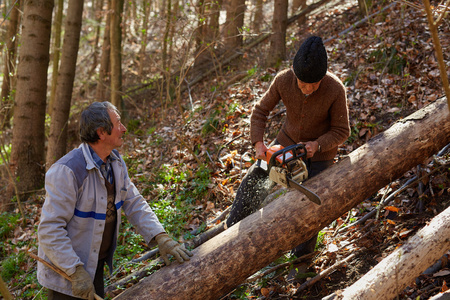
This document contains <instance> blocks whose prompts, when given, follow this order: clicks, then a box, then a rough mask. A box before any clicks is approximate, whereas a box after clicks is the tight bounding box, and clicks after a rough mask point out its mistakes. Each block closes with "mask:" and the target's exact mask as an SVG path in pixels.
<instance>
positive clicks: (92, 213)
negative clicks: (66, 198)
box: [74, 201, 123, 220]
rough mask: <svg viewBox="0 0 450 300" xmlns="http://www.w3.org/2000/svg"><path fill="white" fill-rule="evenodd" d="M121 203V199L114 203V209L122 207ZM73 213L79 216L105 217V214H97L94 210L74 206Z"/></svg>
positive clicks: (102, 218) (99, 218)
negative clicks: (84, 209)
mask: <svg viewBox="0 0 450 300" xmlns="http://www.w3.org/2000/svg"><path fill="white" fill-rule="evenodd" d="M122 205H123V201H120V202H118V203H116V209H120V208H121V207H122ZM74 214H75V216H77V217H80V218H94V219H96V220H105V219H106V214H99V213H96V212H95V211H81V210H79V209H76V208H75V212H74Z"/></svg>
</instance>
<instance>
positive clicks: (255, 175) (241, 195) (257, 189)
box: [226, 160, 333, 257]
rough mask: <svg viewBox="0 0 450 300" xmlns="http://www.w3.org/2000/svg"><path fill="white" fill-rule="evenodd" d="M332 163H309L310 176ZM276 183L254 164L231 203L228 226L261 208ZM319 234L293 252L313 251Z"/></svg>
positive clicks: (296, 253) (300, 253)
mask: <svg viewBox="0 0 450 300" xmlns="http://www.w3.org/2000/svg"><path fill="white" fill-rule="evenodd" d="M332 164H333V160H326V161H317V162H309V163H307V168H308V178H312V177H314V176H316V175H317V174H319V173H320V172H322V171H323V170H325V169H326V168H328V167H329V166H331V165H332ZM275 185H276V183H274V182H273V181H271V180H270V179H269V174H268V173H267V171H266V170H264V169H263V168H261V167H260V166H259V163H258V162H257V163H255V164H253V165H252V166H251V167H250V169H249V170H248V172H247V174H246V175H245V176H244V178H243V179H242V182H241V184H240V185H239V188H238V190H237V191H236V198H235V199H234V201H233V204H232V205H231V210H230V214H229V216H228V218H227V220H226V224H227V226H228V227H230V226H232V225H234V224H236V223H237V222H239V221H240V220H242V219H244V218H245V217H247V216H249V215H251V214H252V213H254V212H256V211H257V210H258V209H260V206H261V204H262V202H263V201H264V199H265V198H266V197H267V195H268V194H269V193H270V191H271V190H272V188H273V187H274V186H275ZM317 235H318V233H316V234H315V235H314V236H313V237H312V238H311V239H310V240H308V241H306V242H304V243H302V244H300V245H298V246H297V247H295V248H294V249H292V254H294V255H295V256H297V257H300V256H302V255H305V254H308V253H311V252H313V251H314V248H315V246H316V242H317Z"/></svg>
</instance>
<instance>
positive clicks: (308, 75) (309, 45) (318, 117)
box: [227, 36, 350, 257]
mask: <svg viewBox="0 0 450 300" xmlns="http://www.w3.org/2000/svg"><path fill="white" fill-rule="evenodd" d="M327 67H328V66H327V53H326V50H325V47H324V45H323V42H322V39H321V38H320V37H317V36H311V37H309V38H308V39H306V40H305V42H303V44H302V45H301V46H300V48H299V50H298V52H297V54H296V56H295V58H294V62H293V64H292V68H289V69H286V70H283V71H281V72H279V73H278V74H277V76H276V77H275V78H274V80H273V82H272V84H271V85H270V87H269V90H268V91H267V92H266V93H265V94H264V96H263V97H262V98H261V99H260V100H259V102H258V103H256V105H255V107H254V108H253V112H252V116H251V124H250V138H251V141H252V144H253V145H254V147H255V151H256V158H257V159H260V160H264V161H265V159H266V151H267V150H268V147H267V146H266V145H265V143H264V141H263V137H264V132H265V128H266V123H267V118H268V116H269V114H270V112H271V111H272V110H273V109H274V108H275V106H276V105H277V104H278V103H279V102H280V101H283V104H284V106H285V107H286V120H285V122H284V124H283V126H282V128H281V130H280V132H279V133H278V135H277V137H276V140H275V141H273V142H272V144H281V145H282V146H284V147H286V146H289V145H293V144H299V143H302V144H304V145H305V148H306V150H307V158H308V162H307V168H308V174H309V177H310V178H311V177H313V176H315V175H317V174H318V173H320V172H321V171H323V170H325V169H326V168H327V167H329V166H331V165H332V164H333V160H334V157H335V156H336V154H337V150H338V146H339V145H340V144H342V143H344V142H345V141H346V140H347V138H348V137H349V135H350V125H349V119H348V107H347V96H346V91H345V87H344V85H343V84H342V82H341V81H340V80H339V79H338V78H337V77H336V76H335V75H334V74H332V73H330V72H327ZM260 163H261V161H258V162H257V163H256V164H255V165H253V166H252V167H251V168H250V169H249V171H248V173H247V175H246V176H245V177H244V178H243V180H242V183H241V184H240V186H239V188H238V190H237V192H236V199H235V200H234V202H233V205H232V207H231V211H230V215H229V217H228V219H227V225H228V226H232V225H233V224H235V223H237V222H239V221H240V220H241V219H243V218H245V217H246V216H248V215H250V214H252V213H253V212H255V211H256V210H257V209H259V206H260V205H261V203H262V201H263V200H264V198H265V197H266V196H267V194H268V193H269V192H270V190H271V189H272V188H273V186H274V183H273V182H271V181H270V180H269V179H268V174H267V171H266V170H264V169H263V168H262V167H261V164H260ZM316 240H317V235H315V236H314V237H313V238H311V239H310V240H309V241H308V242H305V243H303V244H301V245H299V246H297V247H296V248H295V249H293V254H295V255H296V256H297V257H299V256H301V255H304V254H307V253H310V252H312V251H314V247H315V244H316Z"/></svg>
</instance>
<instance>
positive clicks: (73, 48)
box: [46, 0, 84, 170]
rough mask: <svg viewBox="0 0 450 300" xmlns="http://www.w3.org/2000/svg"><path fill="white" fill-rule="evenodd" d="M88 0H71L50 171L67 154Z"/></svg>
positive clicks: (52, 130) (51, 138) (50, 145)
mask: <svg viewBox="0 0 450 300" xmlns="http://www.w3.org/2000/svg"><path fill="white" fill-rule="evenodd" d="M83 3H84V1H79V0H70V1H69V7H68V8H67V17H66V23H65V26H64V32H65V33H64V44H63V48H62V52H61V53H62V57H61V67H60V68H59V73H58V83H57V87H56V94H55V95H56V96H55V99H56V101H55V102H54V104H53V109H52V120H51V123H50V133H49V136H48V149H47V160H46V168H47V170H48V169H49V168H50V167H51V165H52V164H53V163H54V162H55V161H57V160H58V159H59V158H61V157H62V156H63V155H64V154H66V147H67V126H68V122H69V112H70V104H71V102H72V91H73V81H74V79H75V71H76V65H77V57H78V48H79V45H80V32H81V23H82V16H83Z"/></svg>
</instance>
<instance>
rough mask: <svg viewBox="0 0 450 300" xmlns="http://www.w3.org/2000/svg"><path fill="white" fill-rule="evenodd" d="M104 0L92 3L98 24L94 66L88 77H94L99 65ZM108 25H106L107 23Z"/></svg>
mask: <svg viewBox="0 0 450 300" xmlns="http://www.w3.org/2000/svg"><path fill="white" fill-rule="evenodd" d="M103 3H104V1H103V0H97V1H94V0H93V3H92V8H93V11H94V13H93V15H94V18H95V22H96V23H97V25H96V26H95V40H94V45H93V46H94V47H93V50H94V52H93V56H94V57H93V58H92V66H91V69H90V70H89V73H88V78H91V77H92V74H94V72H95V70H96V69H97V65H98V52H99V51H98V43H99V41H100V36H101V31H102V30H101V28H102V25H103V24H102V19H103ZM105 26H106V25H105Z"/></svg>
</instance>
